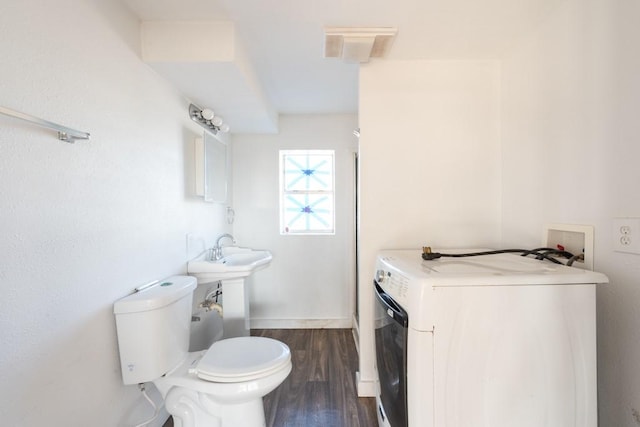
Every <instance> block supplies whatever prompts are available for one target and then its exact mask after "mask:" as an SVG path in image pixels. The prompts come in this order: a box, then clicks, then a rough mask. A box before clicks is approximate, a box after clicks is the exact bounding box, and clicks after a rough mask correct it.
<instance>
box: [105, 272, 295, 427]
mask: <svg viewBox="0 0 640 427" xmlns="http://www.w3.org/2000/svg"><path fill="white" fill-rule="evenodd" d="M195 287H196V279H195V278H193V277H189V276H174V277H170V278H168V279H165V280H163V281H160V282H158V283H157V284H156V285H154V286H150V287H147V288H145V289H144V290H142V291H139V292H136V293H133V294H132V295H129V296H127V297H125V298H122V299H120V300H118V301H116V303H115V304H114V314H115V317H116V329H117V333H118V347H119V351H120V366H121V371H122V380H123V382H124V383H125V384H139V383H144V382H153V383H154V384H155V385H156V387H157V388H158V390H159V391H160V393H161V394H162V397H163V398H164V399H165V405H166V408H167V411H168V412H169V413H170V414H171V415H172V416H173V419H174V426H175V427H205V426H206V427H263V426H264V425H265V417H264V408H263V404H262V397H263V396H264V395H266V394H267V393H269V392H271V391H272V390H274V389H275V388H276V387H278V385H280V384H281V383H282V382H283V381H284V380H285V378H287V376H288V375H289V373H290V372H291V352H290V351H289V347H287V345H286V344H284V343H282V342H280V341H278V340H274V339H271V338H264V337H238V338H228V339H223V340H220V341H217V342H215V343H214V344H213V345H211V347H209V349H208V350H205V351H199V352H193V353H189V352H188V348H189V335H190V331H189V329H190V322H191V306H192V301H193V290H194V289H195Z"/></svg>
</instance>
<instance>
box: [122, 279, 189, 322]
mask: <svg viewBox="0 0 640 427" xmlns="http://www.w3.org/2000/svg"><path fill="white" fill-rule="evenodd" d="M196 284H197V281H196V278H195V277H191V276H171V277H167V278H166V279H164V280H160V281H158V283H157V284H155V285H153V286H150V287H148V288H145V289H143V290H141V291H139V292H135V293H133V294H131V295H128V296H126V297H124V298H122V299H119V300H118V301H116V302H115V303H114V304H113V312H114V313H115V314H124V313H138V312H142V311H150V310H156V309H159V308H162V307H165V306H167V305H169V304H171V303H172V302H174V301H177V300H179V299H180V298H182V297H184V296H185V295H188V294H189V293H191V292H193V290H194V289H195V287H196Z"/></svg>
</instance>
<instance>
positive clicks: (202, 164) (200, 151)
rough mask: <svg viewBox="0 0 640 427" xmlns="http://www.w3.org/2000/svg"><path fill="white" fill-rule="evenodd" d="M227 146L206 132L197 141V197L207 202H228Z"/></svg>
mask: <svg viewBox="0 0 640 427" xmlns="http://www.w3.org/2000/svg"><path fill="white" fill-rule="evenodd" d="M227 174H228V171H227V144H226V142H224V141H223V140H222V139H220V138H218V137H217V136H216V135H213V134H212V133H210V132H208V131H205V132H204V134H203V136H202V138H196V140H195V175H196V176H195V182H196V189H195V192H196V195H198V196H201V197H203V198H204V201H205V202H211V203H226V202H227V181H228V176H227Z"/></svg>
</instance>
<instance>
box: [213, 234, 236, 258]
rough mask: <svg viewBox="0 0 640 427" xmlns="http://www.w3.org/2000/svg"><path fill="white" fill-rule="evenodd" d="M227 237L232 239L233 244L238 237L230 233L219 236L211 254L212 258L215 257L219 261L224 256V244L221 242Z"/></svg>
mask: <svg viewBox="0 0 640 427" xmlns="http://www.w3.org/2000/svg"><path fill="white" fill-rule="evenodd" d="M226 238H229V239H231V242H232V243H233V244H235V243H236V239H234V237H233V236H232V235H231V234H229V233H224V234H223V235H221V236H220V237H218V240H216V245H215V246H214V247H213V253H212V254H211V259H213V260H214V261H217V260H219V259H220V258H222V245H221V242H222V240H224V239H226Z"/></svg>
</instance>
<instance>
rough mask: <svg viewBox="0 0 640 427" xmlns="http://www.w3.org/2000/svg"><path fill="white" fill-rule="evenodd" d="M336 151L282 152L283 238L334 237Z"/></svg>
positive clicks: (281, 202)
mask: <svg viewBox="0 0 640 427" xmlns="http://www.w3.org/2000/svg"><path fill="white" fill-rule="evenodd" d="M334 181H335V180H334V151H333V150H282V151H280V234H334V233H335V228H334V217H335V214H334V203H335V201H334V199H335V197H334Z"/></svg>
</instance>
